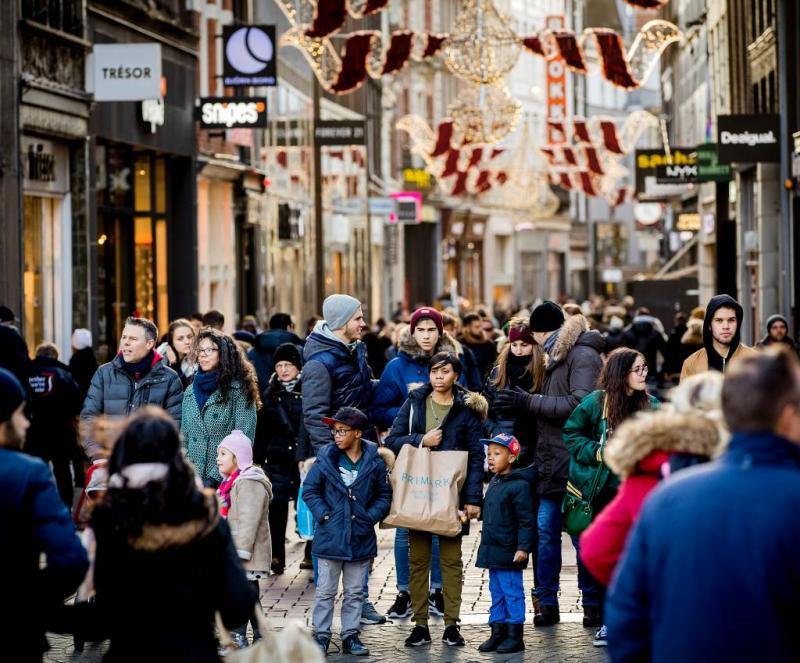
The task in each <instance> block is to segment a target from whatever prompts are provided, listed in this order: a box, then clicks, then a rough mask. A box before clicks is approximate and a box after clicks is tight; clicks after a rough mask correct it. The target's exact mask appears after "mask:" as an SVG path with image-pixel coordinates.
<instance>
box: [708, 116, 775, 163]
mask: <svg viewBox="0 0 800 663" xmlns="http://www.w3.org/2000/svg"><path fill="white" fill-rule="evenodd" d="M717 131H718V133H719V136H718V138H719V140H718V143H719V144H718V147H717V150H718V158H719V163H721V164H730V163H768V162H776V161H780V146H779V143H778V140H779V136H780V134H781V130H780V116H779V115H720V116H719V117H718V118H717Z"/></svg>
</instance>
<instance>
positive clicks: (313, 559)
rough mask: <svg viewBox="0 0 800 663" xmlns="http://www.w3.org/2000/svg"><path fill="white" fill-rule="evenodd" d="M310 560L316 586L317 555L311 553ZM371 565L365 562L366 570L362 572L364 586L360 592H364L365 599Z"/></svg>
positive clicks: (365, 597)
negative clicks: (312, 565)
mask: <svg viewBox="0 0 800 663" xmlns="http://www.w3.org/2000/svg"><path fill="white" fill-rule="evenodd" d="M311 562H312V564H314V587H316V586H317V582H318V580H319V563H318V562H317V556H316V555H315V554H314V553H311ZM370 566H371V565H370V564H367V571H366V573H365V574H364V586H363V587H362V588H361V592H362V594H364V596H363V599H364V601H366V600H367V599H368V598H369V567H370Z"/></svg>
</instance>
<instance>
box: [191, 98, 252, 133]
mask: <svg viewBox="0 0 800 663" xmlns="http://www.w3.org/2000/svg"><path fill="white" fill-rule="evenodd" d="M197 119H198V120H199V121H200V128H201V129H253V128H259V127H266V126H267V100H266V99H257V98H254V97H203V98H201V99H200V105H199V106H198V107H197Z"/></svg>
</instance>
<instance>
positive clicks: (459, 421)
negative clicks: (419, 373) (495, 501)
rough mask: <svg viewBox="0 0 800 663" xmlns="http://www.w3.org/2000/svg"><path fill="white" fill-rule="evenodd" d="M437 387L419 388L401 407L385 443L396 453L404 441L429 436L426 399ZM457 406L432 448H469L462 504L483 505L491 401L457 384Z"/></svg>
mask: <svg viewBox="0 0 800 663" xmlns="http://www.w3.org/2000/svg"><path fill="white" fill-rule="evenodd" d="M432 391H433V387H431V386H430V385H429V384H427V385H425V386H424V387H420V388H419V389H415V390H414V391H412V392H411V393H410V394H409V395H408V400H407V401H406V402H405V403H404V404H403V407H401V408H400V412H399V413H398V415H397V418H396V419H395V420H394V424H392V429H391V430H390V431H389V435H388V436H387V437H386V440H385V441H384V443H385V444H386V446H387V447H389V448H390V449H391V450H392V451H393V452H394V453H395V454H399V453H400V449H402V448H403V445H404V444H414V445H416V446H420V445H421V444H422V438H423V437H425V405H426V404H425V399H427V398H428V396H429V395H430V394H431V392H432ZM453 394H454V396H453V407H452V408H451V409H450V412H449V413H448V414H447V416H446V417H445V419H444V421H443V422H442V441H441V442H440V443H439V446H438V447H431V451H466V452H468V453H469V462H468V464H467V480H466V481H465V482H464V487H463V488H462V489H461V502H462V504H472V505H475V506H480V504H481V501H482V499H483V460H484V457H485V455H484V452H483V444H482V443H481V438H482V437H483V420H484V419H485V418H486V412H487V410H488V405H487V404H486V399H485V398H484V397H483V396H481V395H480V394H476V393H474V392H471V391H467V390H466V389H464V387H462V386H460V385H458V384H456V385H455V387H454V391H453Z"/></svg>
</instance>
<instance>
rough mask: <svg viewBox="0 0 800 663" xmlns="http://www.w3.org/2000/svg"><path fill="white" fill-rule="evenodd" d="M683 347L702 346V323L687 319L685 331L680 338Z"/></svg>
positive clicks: (695, 319) (694, 319)
mask: <svg viewBox="0 0 800 663" xmlns="http://www.w3.org/2000/svg"><path fill="white" fill-rule="evenodd" d="M681 343H682V344H683V345H703V321H702V320H698V319H697V318H689V319H688V320H687V321H686V331H685V332H684V333H683V336H681Z"/></svg>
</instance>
